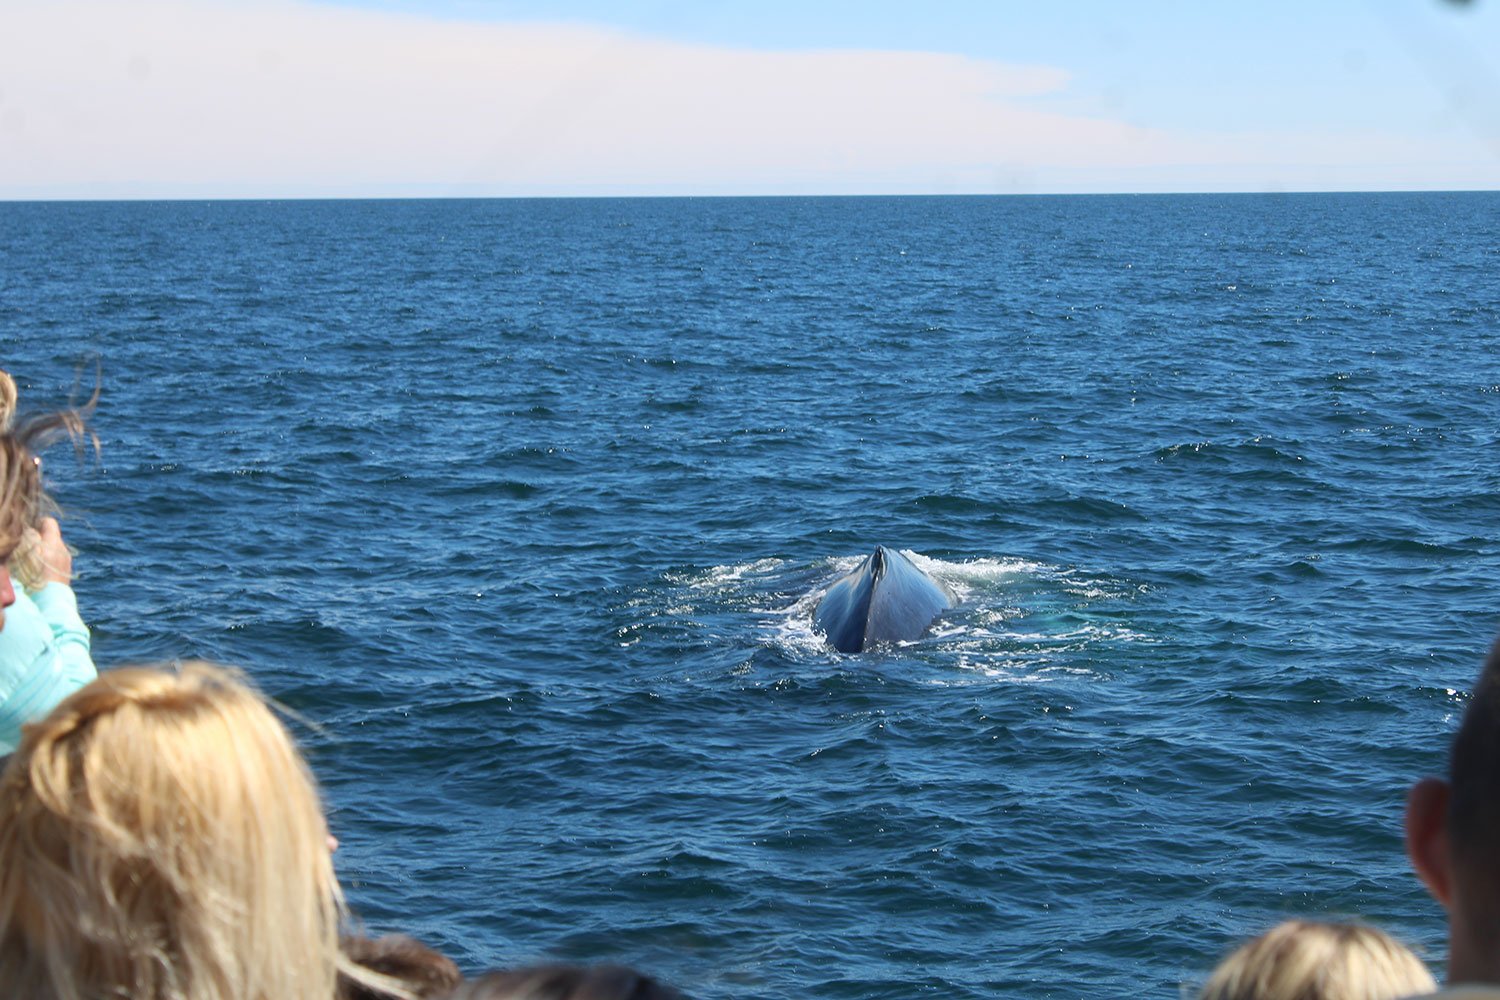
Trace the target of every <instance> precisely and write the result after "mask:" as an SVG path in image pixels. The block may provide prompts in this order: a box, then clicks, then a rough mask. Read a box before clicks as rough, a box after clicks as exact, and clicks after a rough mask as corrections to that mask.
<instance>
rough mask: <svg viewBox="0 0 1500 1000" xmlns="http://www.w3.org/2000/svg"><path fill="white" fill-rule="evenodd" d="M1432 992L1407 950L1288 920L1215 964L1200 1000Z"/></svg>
mask: <svg viewBox="0 0 1500 1000" xmlns="http://www.w3.org/2000/svg"><path fill="white" fill-rule="evenodd" d="M1436 989H1437V983H1436V982H1435V981H1434V980H1433V978H1432V973H1430V972H1428V971H1427V967H1426V966H1425V965H1423V964H1422V961H1421V959H1419V958H1417V956H1416V955H1415V954H1413V953H1412V951H1411V949H1409V948H1407V947H1406V946H1405V945H1403V944H1401V943H1400V942H1399V941H1397V940H1396V939H1395V938H1393V937H1391V936H1390V935H1389V934H1387V933H1385V932H1384V931H1381V930H1378V929H1376V928H1374V927H1369V926H1366V925H1364V924H1353V923H1320V922H1315V921H1309V920H1288V921H1286V922H1285V923H1281V924H1278V925H1276V926H1275V927H1273V928H1271V929H1270V930H1269V931H1267V932H1266V933H1264V934H1262V935H1261V936H1260V937H1258V938H1256V939H1255V940H1253V941H1251V942H1249V943H1248V944H1246V945H1244V946H1242V947H1241V948H1240V949H1239V950H1238V951H1236V952H1234V954H1232V955H1230V956H1229V957H1228V958H1226V959H1224V961H1222V962H1220V963H1219V966H1218V968H1216V969H1215V970H1214V972H1213V975H1212V976H1210V977H1209V980H1208V982H1207V984H1205V985H1204V987H1203V990H1202V991H1201V992H1200V993H1199V994H1198V998H1199V1000H1397V998H1400V997H1410V996H1415V995H1418V994H1422V993H1431V992H1432V991H1434V990H1436Z"/></svg>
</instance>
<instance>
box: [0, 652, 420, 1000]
mask: <svg viewBox="0 0 1500 1000" xmlns="http://www.w3.org/2000/svg"><path fill="white" fill-rule="evenodd" d="M0 873H3V877H0V995H4V996H12V997H26V998H36V1000H104V998H115V997H119V998H124V997H129V998H131V1000H332V998H333V997H334V990H335V980H336V976H337V974H338V973H339V971H341V970H342V971H345V972H346V973H348V974H350V975H351V976H353V977H355V978H356V979H364V980H367V981H368V980H372V979H373V981H376V982H380V981H381V980H382V979H383V977H380V976H378V975H373V974H371V973H368V972H367V971H365V970H362V969H359V968H358V967H357V966H354V965H353V963H351V962H349V961H348V960H346V959H344V958H343V957H342V955H341V954H340V952H339V943H338V933H339V926H340V923H341V920H342V918H343V915H344V912H343V898H342V895H341V893H340V891H339V886H338V882H337V881H336V879H335V877H334V871H333V860H332V854H331V851H330V849H329V845H328V827H327V824H326V822H325V821H324V818H323V812H322V808H321V806H320V803H319V799H318V792H317V788H316V786H315V784H314V782H313V778H312V775H311V773H310V772H309V770H308V768H307V766H306V764H305V763H304V762H303V760H302V757H301V755H300V754H299V753H298V751H297V749H296V748H295V746H294V745H293V743H292V740H291V738H290V736H289V735H288V733H287V731H286V729H285V728H284V727H283V726H282V725H281V723H280V722H279V721H277V719H276V717H275V716H274V715H273V714H272V713H271V711H270V710H269V708H268V707H267V706H266V703H265V702H264V701H263V700H262V699H261V697H260V696H259V695H258V694H257V693H256V692H255V691H254V690H252V689H251V688H250V687H249V686H248V685H247V684H246V683H245V682H244V681H243V680H242V679H241V678H240V677H239V675H237V674H236V673H235V672H233V671H230V670H227V669H225V668H221V667H215V666H212V665H209V664H205V663H188V664H184V665H182V666H181V667H180V668H179V669H178V671H176V672H169V671H165V670H157V669H147V668H127V669H121V670H114V671H109V672H106V673H104V674H101V675H100V676H99V678H98V679H97V680H95V681H93V682H91V683H90V684H88V685H87V686H86V687H84V688H82V689H80V690H78V691H76V692H75V693H74V694H72V695H71V696H70V697H68V698H67V699H65V700H64V701H63V702H62V703H61V704H59V705H58V706H57V708H55V709H54V710H53V711H52V713H51V714H50V715H48V716H47V717H46V718H45V719H43V720H42V721H40V722H37V723H34V724H31V725H27V726H25V727H23V730H22V737H21V744H20V746H19V747H18V748H17V750H16V753H15V754H14V756H13V757H12V758H11V760H10V762H9V764H8V765H7V766H6V768H5V770H4V772H3V774H0ZM388 992H390V991H388ZM394 992H395V993H396V995H401V994H402V993H404V991H402V990H399V989H397V990H396V991H394Z"/></svg>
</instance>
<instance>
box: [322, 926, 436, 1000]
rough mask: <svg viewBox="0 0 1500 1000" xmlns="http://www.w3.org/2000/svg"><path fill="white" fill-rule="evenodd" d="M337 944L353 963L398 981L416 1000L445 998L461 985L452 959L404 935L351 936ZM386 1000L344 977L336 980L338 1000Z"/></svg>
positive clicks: (365, 986) (384, 994)
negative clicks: (417, 999) (337, 981)
mask: <svg viewBox="0 0 1500 1000" xmlns="http://www.w3.org/2000/svg"><path fill="white" fill-rule="evenodd" d="M339 944H340V947H342V948H343V950H344V954H345V955H347V956H348V957H349V958H350V959H352V960H353V961H354V962H356V963H357V964H359V965H360V966H362V967H363V968H366V969H373V970H374V971H376V972H379V973H381V974H382V975H386V976H390V977H391V978H392V979H395V980H398V981H400V982H401V983H403V984H405V985H406V987H407V989H409V990H410V991H411V992H412V994H413V995H414V996H416V997H418V998H420V1000H435V998H437V997H442V996H446V995H447V994H449V993H451V992H452V991H453V990H454V988H455V987H457V986H458V984H459V983H461V982H463V978H464V977H463V973H461V972H459V970H458V966H457V965H455V964H454V962H453V959H451V958H449V957H448V956H447V955H444V954H443V953H442V952H439V951H436V950H434V949H432V948H429V947H427V946H426V945H425V944H423V943H422V942H420V941H418V940H417V939H415V938H413V937H408V936H407V935H405V934H387V935H385V936H383V937H378V938H367V937H359V936H353V935H351V936H348V937H344V938H342V939H341V940H340V942H339ZM388 996H390V994H389V993H386V992H385V991H384V990H377V989H374V988H372V987H371V986H369V985H368V984H365V983H361V982H358V981H356V980H354V979H350V978H349V977H348V976H347V975H343V974H341V975H340V976H339V1000H385V998H386V997H388Z"/></svg>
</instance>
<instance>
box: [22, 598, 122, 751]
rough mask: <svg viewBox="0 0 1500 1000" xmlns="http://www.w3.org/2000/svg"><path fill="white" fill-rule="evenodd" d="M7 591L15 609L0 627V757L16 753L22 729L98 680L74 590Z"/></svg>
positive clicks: (87, 634) (87, 632) (86, 630)
mask: <svg viewBox="0 0 1500 1000" xmlns="http://www.w3.org/2000/svg"><path fill="white" fill-rule="evenodd" d="M3 572H5V570H4V569H0V573H3ZM12 585H13V586H15V591H16V603H14V604H12V605H11V606H10V607H8V608H6V609H5V624H4V626H3V627H0V754H8V753H10V752H12V751H13V750H15V748H16V744H17V743H19V742H20V739H21V723H23V722H34V721H35V720H37V719H39V718H41V717H42V716H44V715H46V714H47V713H48V712H50V711H52V709H53V708H54V707H55V706H56V705H57V703H58V702H60V701H62V700H63V699H64V698H66V697H67V696H68V695H70V694H72V693H73V692H74V691H77V690H78V689H79V688H81V687H83V686H84V685H85V684H87V683H88V682H89V681H91V680H93V679H94V678H95V677H97V676H98V672H97V671H96V670H95V669H94V661H93V659H92V657H90V655H89V630H88V626H86V625H84V624H83V619H82V618H79V617H78V599H77V598H76V597H74V596H73V588H72V587H69V586H68V585H67V584H65V583H49V584H47V585H46V586H45V587H43V588H42V589H41V590H38V591H35V592H34V593H29V594H28V593H25V592H24V591H23V590H22V589H21V587H20V586H18V585H15V584H14V583H13V584H12Z"/></svg>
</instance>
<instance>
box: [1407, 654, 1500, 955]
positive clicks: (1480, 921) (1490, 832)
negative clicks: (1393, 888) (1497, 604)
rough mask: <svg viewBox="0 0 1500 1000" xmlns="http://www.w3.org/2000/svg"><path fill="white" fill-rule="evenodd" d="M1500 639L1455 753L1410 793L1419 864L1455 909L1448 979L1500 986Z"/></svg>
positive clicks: (1412, 843)
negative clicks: (1441, 772) (1439, 773)
mask: <svg viewBox="0 0 1500 1000" xmlns="http://www.w3.org/2000/svg"><path fill="white" fill-rule="evenodd" d="M1497 845H1500V641H1497V642H1496V643H1495V645H1494V647H1493V648H1491V650H1490V654H1489V657H1488V659H1487V660H1486V661H1485V664H1484V668H1483V669H1482V670H1481V671H1480V675H1479V680H1478V682H1477V683H1476V684H1475V686H1474V694H1473V697H1472V698H1471V699H1470V700H1469V705H1468V707H1467V708H1466V709H1465V710H1464V714H1463V721H1462V722H1461V723H1460V724H1459V730H1458V735H1457V736H1456V737H1455V738H1454V740H1453V744H1452V747H1451V749H1450V752H1449V758H1448V777H1447V779H1446V780H1444V779H1442V778H1426V779H1423V780H1422V781H1419V782H1417V783H1416V785H1414V786H1413V787H1412V789H1411V791H1410V792H1409V793H1408V794H1407V799H1406V850H1407V855H1408V857H1410V859H1411V863H1412V867H1413V868H1415V869H1416V872H1417V874H1418V875H1419V876H1420V877H1421V879H1422V881H1423V882H1424V883H1425V884H1426V885H1427V889H1428V891H1429V892H1431V893H1432V895H1433V897H1434V898H1436V899H1437V901H1438V902H1439V903H1441V904H1442V905H1443V907H1444V909H1446V910H1447V911H1448V982H1449V983H1452V984H1459V983H1491V984H1500V847H1497Z"/></svg>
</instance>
